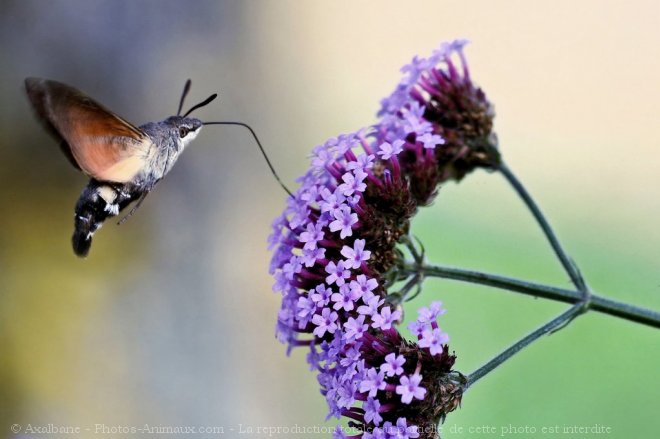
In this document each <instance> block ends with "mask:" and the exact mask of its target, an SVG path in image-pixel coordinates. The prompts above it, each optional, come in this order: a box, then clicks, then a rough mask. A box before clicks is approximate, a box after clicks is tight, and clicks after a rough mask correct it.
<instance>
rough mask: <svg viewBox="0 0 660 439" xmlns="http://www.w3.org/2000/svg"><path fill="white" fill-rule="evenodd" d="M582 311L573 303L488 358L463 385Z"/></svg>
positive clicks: (480, 376)
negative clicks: (497, 353) (556, 315)
mask: <svg viewBox="0 0 660 439" xmlns="http://www.w3.org/2000/svg"><path fill="white" fill-rule="evenodd" d="M582 312H584V309H583V307H582V305H581V304H577V305H574V306H572V307H570V308H569V309H568V310H567V311H564V312H563V313H561V314H560V315H559V316H558V317H556V318H554V319H552V320H551V321H549V322H548V323H546V324H545V325H543V326H541V327H540V328H538V329H537V330H535V331H533V332H531V333H530V334H529V335H527V336H525V337H523V338H522V339H520V340H519V341H517V342H516V343H514V344H513V345H511V346H510V347H509V348H507V349H506V350H504V351H503V352H502V353H501V354H499V355H498V356H496V357H495V358H493V359H492V360H490V361H489V362H488V363H486V364H484V365H483V366H481V367H480V368H479V369H477V370H475V371H474V372H472V373H471V374H470V375H468V377H467V385H466V386H465V388H466V389H467V388H468V387H470V386H471V385H472V384H474V383H476V382H477V381H478V380H479V379H480V378H483V377H484V376H485V375H486V374H488V373H489V372H491V371H492V370H493V369H495V368H496V367H497V366H499V365H500V364H502V363H504V362H505V361H506V360H508V359H509V358H511V357H513V356H514V355H515V354H516V353H518V352H519V351H520V350H521V349H523V348H525V347H526V346H528V345H529V344H530V343H532V342H533V341H534V340H536V339H538V338H540V337H542V336H544V335H548V334H550V333H552V332H554V331H556V330H557V329H559V328H561V327H562V326H564V325H565V324H567V323H568V322H570V321H571V320H572V319H574V318H575V317H577V316H578V315H579V314H580V313H582Z"/></svg>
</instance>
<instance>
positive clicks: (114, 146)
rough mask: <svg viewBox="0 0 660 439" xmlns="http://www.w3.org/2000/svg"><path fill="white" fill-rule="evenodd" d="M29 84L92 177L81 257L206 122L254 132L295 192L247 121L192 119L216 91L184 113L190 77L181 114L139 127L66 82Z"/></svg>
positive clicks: (81, 203)
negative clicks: (107, 222) (102, 229)
mask: <svg viewBox="0 0 660 439" xmlns="http://www.w3.org/2000/svg"><path fill="white" fill-rule="evenodd" d="M25 88H26V91H27V95H28V98H29V99H30V102H31V103H32V106H33V108H34V110H35V112H36V114H37V116H38V117H39V119H40V120H41V121H42V122H43V124H44V125H45V127H46V129H47V130H48V131H49V132H50V133H51V134H52V135H53V136H54V137H55V139H56V140H57V141H58V142H59V144H60V147H61V149H62V151H63V152H64V155H66V157H67V158H68V159H69V161H70V162H71V164H72V165H73V166H75V167H76V168H78V169H79V170H81V171H82V172H84V173H85V174H87V175H88V176H89V177H90V180H89V183H88V184H87V186H86V187H85V188H84V189H83V191H82V193H81V195H80V198H79V199H78V202H77V203H76V207H75V213H74V226H75V228H74V232H73V237H72V244H73V251H74V252H75V254H76V255H78V256H80V257H84V256H87V254H88V253H89V249H90V246H91V244H92V236H93V235H94V233H95V232H96V231H97V230H98V229H99V228H100V227H101V226H102V225H103V222H104V221H105V220H106V219H107V218H109V217H113V216H117V215H119V212H121V211H122V210H123V209H124V208H126V207H127V206H128V205H129V204H131V203H132V202H136V204H135V207H133V208H132V210H131V211H130V212H129V213H128V214H127V215H126V216H125V217H124V218H123V219H122V221H120V223H121V222H123V221H124V220H126V219H127V218H128V217H129V216H131V215H132V214H133V212H134V211H135V210H136V209H137V208H138V207H139V206H140V203H141V202H142V201H143V200H144V198H145V197H146V196H147V194H148V193H149V192H150V191H151V190H152V189H153V188H154V186H155V185H156V184H157V183H158V182H159V181H160V180H162V179H163V177H165V175H166V174H167V173H168V172H169V171H170V170H171V169H172V166H173V165H174V163H175V162H176V160H177V158H178V157H179V155H180V154H181V152H182V151H183V150H184V148H185V147H186V146H187V145H188V144H189V143H190V142H192V141H193V140H194V139H195V137H197V135H198V134H199V132H200V130H201V129H202V126H204V125H212V124H217V125H240V126H243V127H246V128H247V129H248V130H250V133H251V134H252V135H253V136H254V138H255V140H256V141H257V144H258V146H259V148H260V149H261V152H262V153H263V155H264V157H265V158H266V161H267V163H268V165H269V167H270V169H271V171H272V172H273V174H274V175H275V178H276V179H277V181H278V182H279V183H280V185H281V186H282V187H283V188H284V189H285V190H286V191H287V192H288V193H289V194H290V192H289V190H288V189H287V188H286V186H284V184H283V183H282V182H281V181H280V179H279V177H278V176H277V174H276V173H275V170H274V168H273V166H272V165H271V164H270V161H269V160H268V157H267V156H266V153H265V152H264V149H263V147H262V146H261V143H260V142H259V139H258V138H257V136H256V134H255V133H254V131H253V130H252V128H250V127H249V126H248V125H247V124H244V123H242V122H202V121H201V120H199V119H195V118H193V117H188V115H189V114H190V113H191V112H192V111H194V110H196V109H198V108H200V107H203V106H205V105H207V104H208V103H210V102H211V101H212V100H213V99H215V98H216V97H217V95H216V94H213V95H211V96H210V97H208V98H207V99H206V100H204V101H202V102H200V103H199V104H197V105H194V106H193V107H192V108H190V110H188V111H187V112H186V113H185V114H184V115H183V116H181V115H180V114H181V109H182V107H183V102H184V100H185V97H186V95H187V94H188V91H189V90H190V80H188V81H187V82H186V85H185V87H184V91H183V94H182V96H181V100H180V102H179V110H178V112H177V114H176V115H175V116H170V117H168V118H167V119H165V120H163V121H160V122H149V123H146V124H144V125H141V126H139V127H136V126H134V125H132V124H131V123H130V122H127V121H126V120H124V119H123V118H121V117H120V116H118V115H116V114H115V113H113V112H112V111H110V110H108V109H107V108H105V107H104V106H103V105H101V104H99V103H98V102H96V101H94V100H93V99H92V98H90V97H89V96H87V95H85V94H84V93H82V92H81V91H79V90H77V89H75V88H73V87H71V86H68V85H66V84H63V83H61V82H57V81H51V80H48V79H40V78H27V79H26V80H25Z"/></svg>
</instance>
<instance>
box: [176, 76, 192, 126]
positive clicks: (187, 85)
mask: <svg viewBox="0 0 660 439" xmlns="http://www.w3.org/2000/svg"><path fill="white" fill-rule="evenodd" d="M191 85H192V81H191V80H190V79H188V80H187V81H186V85H184V86H183V93H181V100H180V101H179V109H178V110H177V112H176V115H177V116H179V115H180V114H181V110H182V109H183V101H185V100H186V96H188V92H189V91H190V86H191ZM184 117H185V116H184Z"/></svg>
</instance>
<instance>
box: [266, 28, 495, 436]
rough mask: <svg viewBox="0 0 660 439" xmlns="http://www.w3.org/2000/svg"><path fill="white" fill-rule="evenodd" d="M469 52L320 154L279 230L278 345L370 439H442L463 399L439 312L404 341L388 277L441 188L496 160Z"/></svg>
mask: <svg viewBox="0 0 660 439" xmlns="http://www.w3.org/2000/svg"><path fill="white" fill-rule="evenodd" d="M463 45H464V42H461V41H458V42H454V43H451V44H445V45H443V46H442V47H441V48H440V49H439V50H438V51H436V52H435V53H434V54H433V55H432V56H431V57H430V58H428V59H421V58H415V59H414V60H413V62H412V63H411V64H410V65H408V66H407V67H405V68H404V72H405V73H406V77H405V78H404V80H403V81H402V82H401V83H400V84H399V86H398V87H397V89H396V91H395V92H394V93H393V94H392V95H391V96H390V97H389V98H387V99H385V100H384V101H383V108H382V110H381V112H380V113H379V115H380V116H381V119H380V121H379V123H378V124H376V125H374V126H372V127H369V128H368V129H365V130H359V131H356V132H353V133H349V134H344V135H340V136H338V137H336V138H331V139H329V140H328V141H326V142H325V143H324V144H322V145H319V146H317V147H315V148H314V150H313V152H312V156H311V165H310V168H309V170H308V171H307V173H306V174H305V175H304V176H302V177H301V178H300V179H299V180H298V181H299V182H300V188H299V189H298V190H297V191H296V193H295V194H294V195H293V196H292V197H290V198H289V199H288V200H287V207H286V209H285V211H284V212H283V214H282V215H281V216H280V217H278V218H277V219H275V221H274V222H273V233H272V235H271V236H270V239H269V244H270V248H271V249H273V257H272V261H271V267H270V271H271V273H272V275H273V277H274V278H275V284H274V286H273V289H274V290H275V291H277V292H279V293H281V294H282V306H281V308H280V312H279V314H278V323H277V337H278V338H279V339H280V340H281V341H282V342H284V343H286V344H288V346H289V348H290V349H291V348H293V347H296V346H304V347H306V348H307V349H308V350H309V353H308V356H307V361H308V363H309V364H310V368H311V369H312V370H315V371H317V373H318V381H319V384H320V388H321V393H322V394H323V395H324V396H325V398H326V401H327V403H328V408H329V412H328V417H337V418H341V417H346V418H347V419H348V420H349V421H348V423H349V425H351V426H354V427H357V428H358V429H359V430H360V431H362V432H363V434H362V436H363V437H365V438H369V437H373V438H377V437H378V438H381V437H383V438H389V437H410V438H415V437H435V436H436V432H437V430H436V429H435V426H436V424H437V423H438V421H439V420H441V419H443V418H444V416H445V415H446V414H447V413H449V412H450V411H452V410H454V409H455V408H456V407H457V406H458V404H459V403H460V400H461V394H462V389H463V384H464V382H463V377H462V375H460V373H457V372H454V371H452V367H453V364H454V361H455V356H454V355H453V354H450V353H449V350H448V345H447V343H448V340H449V337H448V335H447V334H446V333H445V332H443V331H442V330H441V329H440V327H439V326H438V323H437V318H438V317H439V316H440V315H441V314H442V313H443V312H444V311H443V309H442V308H441V306H440V304H439V303H434V304H431V306H430V307H428V308H422V309H420V311H419V318H418V319H417V321H415V322H414V323H412V324H411V326H410V329H411V331H412V333H413V334H414V336H416V337H417V339H416V340H412V341H411V340H406V339H405V338H404V337H403V336H402V335H401V333H400V332H399V330H398V329H397V328H398V325H399V324H400V323H401V322H402V310H401V309H399V308H398V307H395V306H394V305H392V304H391V303H390V302H389V301H388V300H387V299H388V293H387V291H386V282H385V279H386V274H387V273H388V271H389V270H391V269H392V268H393V267H394V266H395V263H396V261H397V258H398V257H400V253H399V252H397V250H396V245H397V243H398V242H399V241H400V240H401V239H402V237H404V236H406V235H408V232H409V227H410V220H411V218H412V217H413V216H414V214H415V213H416V211H417V208H418V207H419V206H422V205H426V204H428V203H430V202H431V201H432V199H433V197H434V196H435V194H436V192H437V186H438V184H439V183H441V182H442V181H446V180H447V179H449V178H462V176H464V175H465V173H466V172H469V171H470V170H472V169H474V168H475V167H478V166H494V165H495V164H496V160H497V159H498V157H499V156H498V155H497V154H496V152H497V150H496V149H495V144H494V143H493V139H494V135H493V134H492V132H491V128H492V117H493V113H492V106H491V105H490V104H489V103H488V101H486V99H485V96H484V94H483V92H481V90H480V89H478V88H476V87H475V86H474V85H473V84H472V82H471V80H470V77H469V73H468V70H467V64H466V63H465V59H464V57H463V53H462V47H463ZM452 56H458V57H459V59H460V60H461V65H462V72H461V73H459V72H458V70H457V69H456V67H455V65H454V63H453V62H452V61H451V57H452ZM342 434H343V433H342V430H341V429H337V431H336V433H335V435H336V436H339V437H341V435H342Z"/></svg>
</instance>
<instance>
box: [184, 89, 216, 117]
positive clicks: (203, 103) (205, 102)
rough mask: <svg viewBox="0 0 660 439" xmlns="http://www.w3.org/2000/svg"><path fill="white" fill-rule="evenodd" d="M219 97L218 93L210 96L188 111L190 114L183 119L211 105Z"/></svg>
mask: <svg viewBox="0 0 660 439" xmlns="http://www.w3.org/2000/svg"><path fill="white" fill-rule="evenodd" d="M217 97H218V94H217V93H213V94H212V95H211V96H209V97H208V98H206V99H204V100H203V101H202V102H200V103H199V104H197V105H193V107H192V108H191V109H190V110H188V112H187V113H186V114H184V115H183V117H186V116H188V115H189V114H190V113H192V112H193V111H195V110H197V109H198V108H200V107H203V106H205V105H208V104H210V103H211V102H213V100H214V99H215V98H217ZM177 116H178V114H177Z"/></svg>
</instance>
